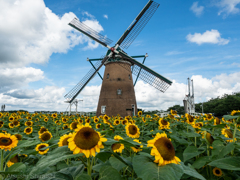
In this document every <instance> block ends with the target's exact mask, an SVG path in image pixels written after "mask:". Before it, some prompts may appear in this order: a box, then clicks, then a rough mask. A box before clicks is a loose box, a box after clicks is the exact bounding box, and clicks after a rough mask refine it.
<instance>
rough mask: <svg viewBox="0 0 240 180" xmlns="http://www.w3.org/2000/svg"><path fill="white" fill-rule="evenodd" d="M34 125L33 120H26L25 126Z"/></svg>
mask: <svg viewBox="0 0 240 180" xmlns="http://www.w3.org/2000/svg"><path fill="white" fill-rule="evenodd" d="M32 125H33V122H32V121H26V122H25V126H32Z"/></svg>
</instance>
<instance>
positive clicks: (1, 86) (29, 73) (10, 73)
mask: <svg viewBox="0 0 240 180" xmlns="http://www.w3.org/2000/svg"><path fill="white" fill-rule="evenodd" d="M43 74H44V73H43V71H42V70H40V69H35V68H32V67H23V68H0V82H1V83H0V92H4V91H7V90H10V89H12V88H19V87H23V86H26V85H27V84H28V83H30V82H34V81H39V80H42V79H44V75H43Z"/></svg>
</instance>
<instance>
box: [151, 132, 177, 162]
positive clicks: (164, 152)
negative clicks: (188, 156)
mask: <svg viewBox="0 0 240 180" xmlns="http://www.w3.org/2000/svg"><path fill="white" fill-rule="evenodd" d="M147 143H148V145H147V147H152V150H151V155H152V156H155V160H154V162H155V163H158V166H164V165H166V164H170V163H174V164H179V162H181V160H180V159H179V158H178V157H177V156H175V150H174V147H173V145H172V142H171V140H170V139H168V138H167V135H166V134H165V132H164V133H161V134H160V133H157V134H156V136H155V138H154V139H152V140H149V141H148V142H147Z"/></svg>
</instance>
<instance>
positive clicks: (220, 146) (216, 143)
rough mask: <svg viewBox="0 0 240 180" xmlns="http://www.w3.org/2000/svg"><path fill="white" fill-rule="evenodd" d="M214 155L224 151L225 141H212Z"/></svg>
mask: <svg viewBox="0 0 240 180" xmlns="http://www.w3.org/2000/svg"><path fill="white" fill-rule="evenodd" d="M212 147H213V150H212V156H218V155H219V153H220V152H221V151H222V149H223V148H224V145H223V142H221V141H219V140H215V141H213V143H212Z"/></svg>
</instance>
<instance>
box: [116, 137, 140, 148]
mask: <svg viewBox="0 0 240 180" xmlns="http://www.w3.org/2000/svg"><path fill="white" fill-rule="evenodd" d="M119 142H120V143H122V144H124V145H125V146H126V147H139V146H140V145H141V144H139V143H137V142H135V141H133V140H132V139H124V140H122V139H120V140H119Z"/></svg>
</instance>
